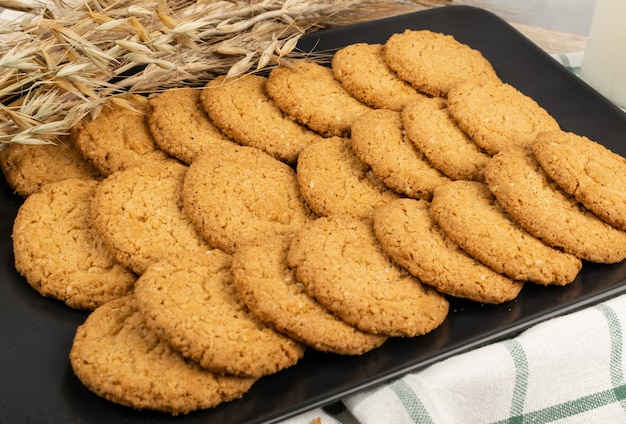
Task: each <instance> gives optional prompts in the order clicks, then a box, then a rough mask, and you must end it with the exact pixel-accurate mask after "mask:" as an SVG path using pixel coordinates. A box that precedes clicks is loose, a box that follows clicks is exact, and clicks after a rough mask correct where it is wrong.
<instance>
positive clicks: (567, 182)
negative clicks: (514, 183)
mask: <svg viewBox="0 0 626 424" xmlns="http://www.w3.org/2000/svg"><path fill="white" fill-rule="evenodd" d="M532 150H533V153H534V155H535V158H536V159H537V161H538V162H539V163H540V164H541V167H542V168H543V169H544V170H545V171H546V172H547V173H548V175H550V178H552V179H553V180H554V181H556V183H557V184H558V185H559V186H560V187H561V188H563V190H565V191H566V192H567V193H569V194H572V195H573V196H574V197H575V198H576V200H578V201H579V202H581V203H582V204H583V205H585V206H586V207H587V208H588V209H589V210H591V211H592V212H594V213H595V214H596V215H598V216H599V217H600V218H602V219H604V220H605V221H606V222H608V223H610V224H611V225H614V226H616V227H617V228H620V229H622V230H626V191H625V190H624V187H626V159H625V158H623V157H622V156H620V155H618V154H617V153H614V152H612V151H611V150H609V149H607V148H606V147H604V146H602V145H601V144H600V143H597V142H595V141H593V140H590V139H589V138H587V137H585V136H581V135H577V134H574V133H571V132H570V133H568V132H562V131H559V132H547V133H544V134H539V135H538V136H537V138H536V140H535V142H534V144H533V146H532Z"/></svg>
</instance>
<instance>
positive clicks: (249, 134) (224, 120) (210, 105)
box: [201, 74, 321, 164]
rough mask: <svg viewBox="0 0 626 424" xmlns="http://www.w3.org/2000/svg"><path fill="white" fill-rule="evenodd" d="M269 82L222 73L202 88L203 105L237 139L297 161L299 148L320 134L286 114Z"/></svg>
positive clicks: (229, 134) (258, 76)
mask: <svg viewBox="0 0 626 424" xmlns="http://www.w3.org/2000/svg"><path fill="white" fill-rule="evenodd" d="M266 85H267V78H265V77H262V76H260V75H251V74H250V75H246V76H244V77H241V78H236V79H229V80H227V79H225V77H223V76H221V77H218V78H216V79H214V80H212V81H210V82H209V83H208V84H207V85H206V86H205V87H204V89H203V90H202V94H201V101H202V105H203V107H204V109H205V110H206V111H207V112H208V114H209V116H210V117H211V119H212V120H213V122H214V123H215V125H216V126H217V127H219V128H220V129H221V130H222V131H223V132H224V133H225V134H227V135H228V136H229V137H231V138H232V139H233V140H235V141H236V142H237V143H239V144H241V145H243V146H250V147H256V148H258V149H261V150H263V151H264V152H266V153H268V154H270V155H271V156H273V157H275V158H277V159H279V160H282V161H284V162H287V163H289V164H294V163H295V162H296V159H297V158H298V154H300V151H301V150H302V149H303V148H304V147H305V146H308V145H309V144H313V143H315V142H317V141H320V140H321V136H320V135H319V134H317V133H315V132H313V131H311V130H309V129H308V128H306V127H305V126H303V125H300V124H299V123H297V122H295V121H294V120H292V119H291V118H289V117H288V116H286V115H285V114H284V113H283V112H282V111H281V110H280V109H279V108H278V107H277V106H276V104H275V103H274V102H273V101H272V99H270V98H269V96H268V94H267V91H266Z"/></svg>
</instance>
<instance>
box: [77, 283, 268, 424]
mask: <svg viewBox="0 0 626 424" xmlns="http://www.w3.org/2000/svg"><path fill="white" fill-rule="evenodd" d="M70 363H71V366H72V369H73V370H74V373H75V375H76V376H77V377H78V379H79V380H80V381H81V382H82V383H83V384H84V385H85V386H86V387H87V388H88V389H89V390H91V391H92V392H94V393H96V394H97V395H98V396H100V397H103V398H105V399H107V400H109V401H112V402H115V403H117V404H121V405H124V406H129V407H132V408H135V409H149V410H155V411H160V412H167V413H171V414H173V415H177V414H186V413H188V412H192V411H195V410H199V409H207V408H212V407H215V406H217V405H219V404H221V403H223V402H227V401H230V400H233V399H237V398H240V397H241V396H242V395H243V394H244V393H246V392H247V391H248V390H249V389H250V387H252V385H253V384H254V382H255V381H256V380H255V379H254V378H240V377H233V376H228V375H217V374H212V373H210V372H208V371H206V370H204V369H202V368H201V367H200V366H198V364H196V363H194V362H191V361H187V360H185V359H184V358H183V356H181V355H180V354H179V353H178V352H176V351H175V350H173V349H172V347H171V346H170V345H168V344H167V343H165V342H163V341H161V340H159V338H158V337H157V336H156V335H155V334H154V332H152V331H151V330H149V329H148V328H147V327H146V324H145V321H144V319H143V316H142V315H141V313H140V312H139V311H138V310H137V309H136V307H135V302H134V296H133V295H132V294H130V295H128V296H125V297H123V298H120V299H117V300H113V301H111V302H108V303H106V304H104V305H102V306H100V307H99V308H98V309H96V310H95V311H93V312H92V313H91V314H90V315H89V316H88V317H87V319H86V320H85V322H84V323H83V324H82V325H81V326H79V327H78V329H77V330H76V335H75V336H74V341H73V343H72V349H71V351H70Z"/></svg>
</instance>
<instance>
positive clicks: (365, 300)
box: [287, 215, 449, 337]
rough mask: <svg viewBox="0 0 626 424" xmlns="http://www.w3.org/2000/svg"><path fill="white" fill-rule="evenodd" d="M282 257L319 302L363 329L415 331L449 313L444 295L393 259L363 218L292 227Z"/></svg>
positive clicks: (324, 220)
mask: <svg viewBox="0 0 626 424" xmlns="http://www.w3.org/2000/svg"><path fill="white" fill-rule="evenodd" d="M287 260H288V263H289V265H290V266H291V267H293V268H294V270H295V273H296V275H297V277H298V279H299V280H300V281H302V283H303V284H304V285H305V287H306V289H307V291H308V292H309V293H310V294H311V295H312V296H313V297H315V298H316V299H317V301H318V302H320V303H321V304H322V305H324V306H325V307H326V308H328V309H329V310H330V311H332V312H334V313H335V314H337V315H338V316H339V317H341V318H342V319H343V320H344V321H346V322H348V323H349V324H351V325H354V326H355V327H357V328H359V329H361V330H362V331H367V332H370V333H375V334H386V335H389V336H403V337H413V336H419V335H423V334H426V333H428V332H430V331H432V330H434V329H435V328H437V327H438V326H439V325H441V323H442V322H443V321H444V320H445V318H446V316H447V314H448V308H449V305H448V301H447V300H446V299H445V297H443V296H442V295H441V294H439V293H438V292H436V291H435V290H433V289H431V288H429V287H427V286H424V285H422V284H421V283H420V281H419V280H418V279H416V278H415V277H413V276H412V275H410V274H409V273H408V272H407V271H406V270H404V269H403V268H401V267H400V266H398V265H397V264H396V263H395V262H393V261H392V259H391V258H390V257H389V256H387V254H385V253H384V251H383V250H382V247H381V246H380V244H379V243H378V240H377V239H376V236H375V235H374V230H373V229H372V227H371V225H369V224H368V223H366V222H365V221H362V220H359V219H356V218H352V217H349V216H345V215H344V216H334V217H322V218H319V219H317V220H316V221H314V222H312V223H310V224H307V225H306V226H304V227H303V228H302V229H301V230H300V231H298V232H297V233H296V235H295V237H294V239H293V240H292V243H291V246H290V248H289V253H288V255H287Z"/></svg>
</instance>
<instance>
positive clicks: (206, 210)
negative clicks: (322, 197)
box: [183, 146, 313, 253]
mask: <svg viewBox="0 0 626 424" xmlns="http://www.w3.org/2000/svg"><path fill="white" fill-rule="evenodd" d="M183 204H184V207H185V210H186V211H187V213H188V214H189V217H190V219H191V221H192V222H193V223H194V225H195V227H196V228H197V229H198V231H200V233H201V234H202V235H203V236H204V238H205V239H206V240H207V241H208V242H209V244H210V245H211V246H213V247H216V248H219V249H222V250H224V251H225V252H227V253H234V252H235V251H236V250H237V248H238V247H241V246H243V245H245V244H247V243H254V242H256V241H257V240H258V239H262V238H265V237H267V236H270V235H275V234H282V235H289V234H293V233H294V232H295V231H296V230H297V229H298V228H300V226H301V225H303V224H304V223H305V222H307V221H308V220H309V219H311V218H312V215H313V213H312V212H311V210H310V209H309V207H308V206H307V205H306V203H305V202H304V199H303V198H302V195H301V194H300V189H299V186H298V181H297V179H296V174H295V172H294V170H293V169H291V168H290V167H289V166H288V165H287V164H285V163H283V162H281V161H279V160H277V159H274V158H273V157H271V156H270V155H268V154H267V153H264V152H262V151H261V150H258V149H255V148H253V147H246V146H237V147H236V148H234V149H228V150H222V149H220V150H219V151H216V152H204V153H202V154H200V155H198V156H197V158H196V160H195V161H194V162H193V163H192V164H191V165H190V167H189V171H188V172H187V175H186V176H185V183H184V188H183Z"/></svg>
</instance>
